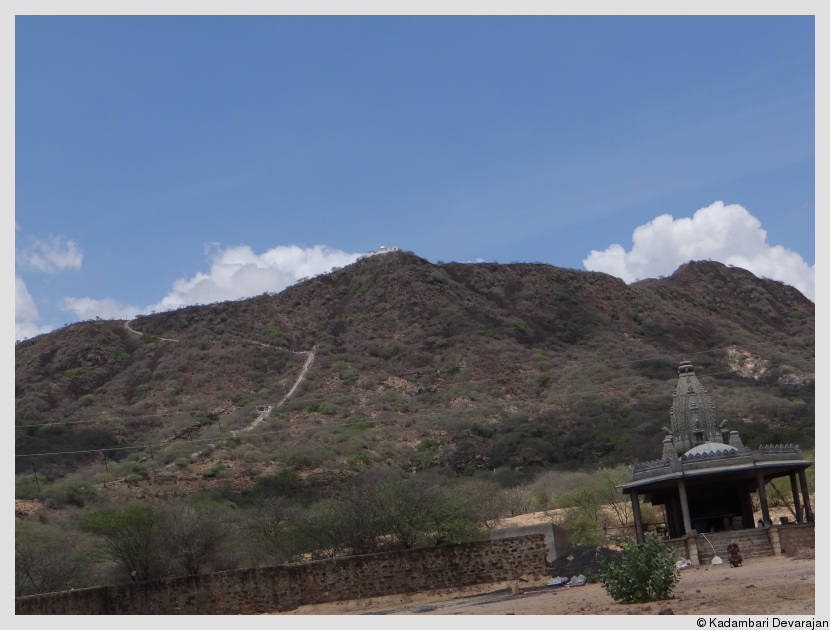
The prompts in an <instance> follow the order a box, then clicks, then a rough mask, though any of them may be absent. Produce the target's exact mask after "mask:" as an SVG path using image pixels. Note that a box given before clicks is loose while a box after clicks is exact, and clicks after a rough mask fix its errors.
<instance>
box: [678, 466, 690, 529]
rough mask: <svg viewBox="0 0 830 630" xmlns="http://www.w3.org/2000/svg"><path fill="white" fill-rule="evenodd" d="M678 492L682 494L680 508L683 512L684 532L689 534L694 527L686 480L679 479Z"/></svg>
mask: <svg viewBox="0 0 830 630" xmlns="http://www.w3.org/2000/svg"><path fill="white" fill-rule="evenodd" d="M677 492H678V494H679V495H680V509H681V510H682V512H683V529H684V530H685V531H684V532H683V533H684V534H688V533H689V531H690V530H691V529H692V519H691V517H690V516H689V498H688V497H687V496H686V482H685V481H683V480H682V479H678V480H677Z"/></svg>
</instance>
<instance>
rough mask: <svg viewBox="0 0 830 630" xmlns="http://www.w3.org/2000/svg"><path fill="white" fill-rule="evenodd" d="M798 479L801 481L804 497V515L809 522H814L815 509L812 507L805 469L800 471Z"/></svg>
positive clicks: (802, 495)
mask: <svg viewBox="0 0 830 630" xmlns="http://www.w3.org/2000/svg"><path fill="white" fill-rule="evenodd" d="M798 479H799V480H800V481H801V497H802V498H803V499H804V516H805V518H806V521H807V522H808V523H812V522H813V509H812V508H811V507H810V486H808V485H807V474H806V473H805V472H804V470H799V471H798Z"/></svg>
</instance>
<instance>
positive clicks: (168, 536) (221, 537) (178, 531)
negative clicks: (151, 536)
mask: <svg viewBox="0 0 830 630" xmlns="http://www.w3.org/2000/svg"><path fill="white" fill-rule="evenodd" d="M161 527H162V530H163V539H164V547H165V549H166V551H167V554H168V558H169V560H170V563H171V568H172V569H173V571H174V572H175V573H177V574H182V573H184V574H185V575H197V574H198V573H199V572H200V571H201V570H203V569H204V567H205V565H207V564H208V563H209V562H210V561H211V560H213V559H214V558H215V557H216V556H217V554H218V553H219V551H220V550H221V548H222V545H223V544H224V542H225V541H226V540H228V538H229V537H230V527H229V521H228V519H227V518H225V513H224V511H223V509H222V508H221V507H219V506H203V507H190V506H185V505H174V506H172V507H169V508H168V509H167V514H166V518H165V519H164V520H163V523H161Z"/></svg>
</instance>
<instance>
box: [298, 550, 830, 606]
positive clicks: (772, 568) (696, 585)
mask: <svg viewBox="0 0 830 630" xmlns="http://www.w3.org/2000/svg"><path fill="white" fill-rule="evenodd" d="M547 579H548V578H547V577H539V578H527V579H524V580H520V581H514V582H502V583H498V584H488V585H481V586H474V587H468V588H464V589H453V590H440V591H429V592H423V593H414V594H408V595H390V596H386V597H376V598H371V599H359V600H350V601H344V602H333V603H328V604H318V605H313V606H302V607H300V608H298V609H296V610H294V611H291V612H288V613H283V614H286V615H656V614H675V615H696V616H700V615H707V616H711V615H721V616H722V615H798V616H804V615H814V614H815V612H816V593H815V586H816V579H815V560H814V559H811V558H790V557H787V556H778V557H770V558H757V559H752V560H750V561H747V562H745V563H744V564H743V566H741V567H734V568H733V567H731V566H730V565H729V564H728V563H726V562H725V563H724V564H721V565H708V566H702V567H699V568H690V569H685V570H683V571H682V572H681V577H680V581H679V582H678V584H677V585H676V586H675V588H674V592H673V596H672V598H671V599H667V600H663V601H658V602H651V603H648V604H617V603H615V602H614V601H613V600H612V599H611V597H610V596H609V595H608V593H607V592H606V591H605V589H604V588H603V587H602V585H600V584H587V585H585V586H578V587H571V588H561V587H560V588H555V589H554V588H547V587H546V584H547ZM669 609H670V611H669ZM820 610H822V611H825V612H827V611H828V610H830V608H828V607H826V606H822V607H821V609H820Z"/></svg>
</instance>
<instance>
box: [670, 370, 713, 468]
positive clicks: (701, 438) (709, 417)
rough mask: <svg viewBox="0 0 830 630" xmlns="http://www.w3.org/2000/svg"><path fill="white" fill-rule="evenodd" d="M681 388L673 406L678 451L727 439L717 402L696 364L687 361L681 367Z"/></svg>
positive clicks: (673, 429)
mask: <svg viewBox="0 0 830 630" xmlns="http://www.w3.org/2000/svg"><path fill="white" fill-rule="evenodd" d="M677 372H678V374H679V376H678V379H677V389H676V390H675V392H674V398H673V401H672V407H671V433H672V442H673V444H674V448H675V449H676V451H677V454H678V455H682V454H683V453H685V452H686V451H688V450H690V449H692V448H694V447H695V446H698V445H700V444H705V443H706V442H714V443H721V444H723V443H724V436H723V433H722V431H721V428H720V427H719V426H718V422H717V418H716V417H715V405H714V404H712V401H711V400H709V395H708V394H707V393H706V388H705V387H703V385H701V384H700V381H699V380H698V379H697V376H695V369H694V366H693V365H692V364H691V363H690V362H689V361H683V362H682V363H681V364H680V366H679V367H678V368H677Z"/></svg>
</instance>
